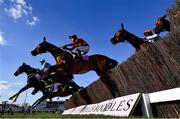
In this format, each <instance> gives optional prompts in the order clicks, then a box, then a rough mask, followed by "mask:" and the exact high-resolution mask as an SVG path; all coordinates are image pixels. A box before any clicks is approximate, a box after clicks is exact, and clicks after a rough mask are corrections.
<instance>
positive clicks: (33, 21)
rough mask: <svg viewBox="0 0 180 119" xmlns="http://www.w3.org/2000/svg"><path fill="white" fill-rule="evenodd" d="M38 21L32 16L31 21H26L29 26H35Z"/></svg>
mask: <svg viewBox="0 0 180 119" xmlns="http://www.w3.org/2000/svg"><path fill="white" fill-rule="evenodd" d="M39 21H40V20H39V18H38V17H35V16H33V18H32V21H29V20H27V24H28V25H30V26H35V25H36V24H37V23H38V22H39Z"/></svg>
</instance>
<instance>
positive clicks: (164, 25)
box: [153, 15, 170, 34]
mask: <svg viewBox="0 0 180 119" xmlns="http://www.w3.org/2000/svg"><path fill="white" fill-rule="evenodd" d="M169 29H170V22H169V21H168V20H167V19H166V15H164V16H162V17H159V18H158V19H157V20H156V23H155V24H154V29H153V30H154V32H155V33H156V34H159V33H160V32H162V31H166V30H167V31H169Z"/></svg>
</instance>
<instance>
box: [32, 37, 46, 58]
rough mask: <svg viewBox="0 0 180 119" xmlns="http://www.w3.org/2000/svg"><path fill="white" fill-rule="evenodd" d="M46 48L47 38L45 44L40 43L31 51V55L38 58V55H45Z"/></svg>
mask: <svg viewBox="0 0 180 119" xmlns="http://www.w3.org/2000/svg"><path fill="white" fill-rule="evenodd" d="M46 46H47V42H46V38H45V37H44V40H43V42H41V43H39V45H38V46H37V47H36V48H34V49H33V50H32V51H31V54H32V55H33V56H36V55H38V54H41V53H45V52H46V51H47V47H46Z"/></svg>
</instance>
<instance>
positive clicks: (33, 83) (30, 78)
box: [9, 63, 44, 102]
mask: <svg viewBox="0 0 180 119" xmlns="http://www.w3.org/2000/svg"><path fill="white" fill-rule="evenodd" d="M37 70H38V69H35V68H32V67H30V66H29V65H27V64H25V63H23V64H22V65H21V66H20V67H19V68H18V69H17V70H16V72H15V73H14V75H15V76H18V75H19V74H21V73H23V72H25V73H26V74H27V84H26V85H25V86H24V87H23V88H21V89H20V90H19V91H18V92H17V93H16V94H15V95H13V96H11V97H10V98H9V99H10V100H12V99H14V100H13V102H15V101H16V100H17V98H18V96H19V95H20V93H22V92H23V91H25V90H27V89H29V88H32V87H34V88H35V90H36V92H38V91H39V90H41V91H42V90H43V89H44V84H43V83H39V82H38V80H37V79H36V77H35V74H36V73H37ZM34 94H35V93H34Z"/></svg>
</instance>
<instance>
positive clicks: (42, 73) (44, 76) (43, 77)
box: [36, 59, 53, 90]
mask: <svg viewBox="0 0 180 119" xmlns="http://www.w3.org/2000/svg"><path fill="white" fill-rule="evenodd" d="M40 63H41V65H42V69H41V70H39V72H37V74H36V78H37V80H38V81H39V83H43V85H44V88H45V90H48V88H51V86H52V83H53V81H52V79H50V78H48V76H49V74H50V71H49V69H50V67H51V65H50V64H49V63H48V62H46V61H45V60H44V59H42V60H41V61H40Z"/></svg>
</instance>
